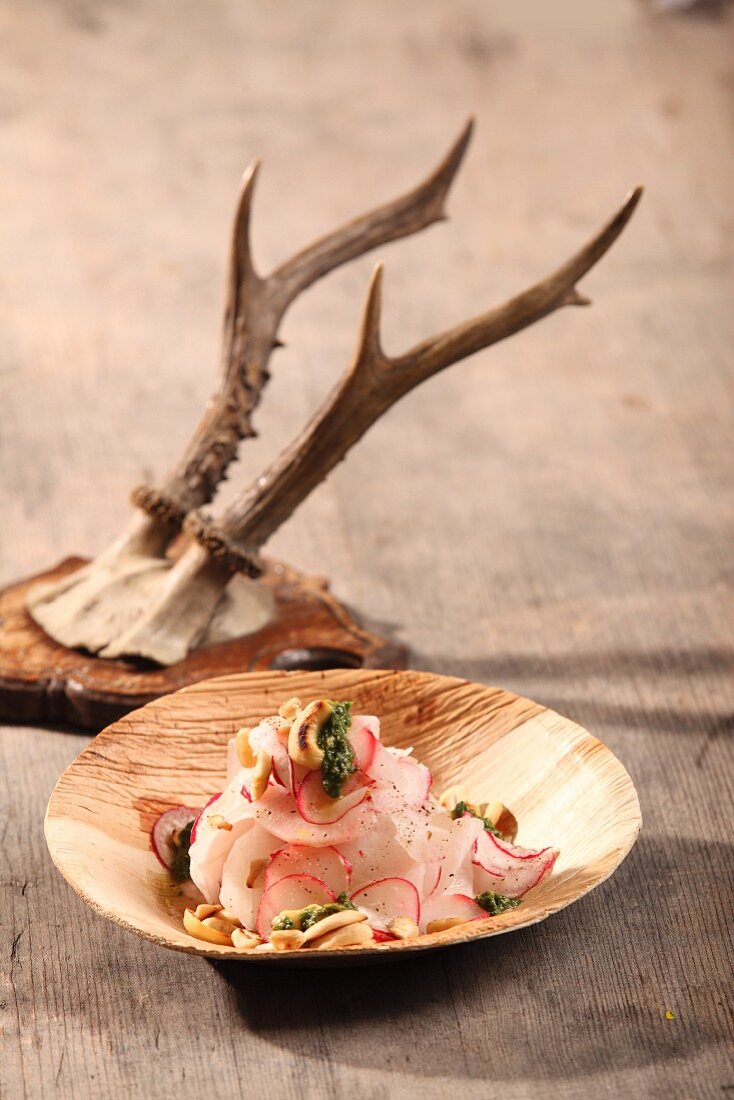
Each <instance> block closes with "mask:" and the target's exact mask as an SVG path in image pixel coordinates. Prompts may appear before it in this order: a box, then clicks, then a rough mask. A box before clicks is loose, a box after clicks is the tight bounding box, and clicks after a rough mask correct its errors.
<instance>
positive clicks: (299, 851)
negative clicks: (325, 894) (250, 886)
mask: <svg viewBox="0 0 734 1100" xmlns="http://www.w3.org/2000/svg"><path fill="white" fill-rule="evenodd" d="M351 873H352V868H351V866H350V865H349V863H348V861H347V860H346V859H345V858H344V856H343V855H342V854H341V853H340V852H338V851H337V850H336V848H331V847H330V848H309V847H307V846H306V845H305V844H289V845H288V847H287V848H281V849H280V850H279V851H275V852H273V855H272V858H271V860H270V862H269V863H268V866H267V868H266V870H265V889H266V890H269V889H270V887H271V886H273V885H274V884H275V883H276V882H278V881H279V880H280V879H282V878H287V877H288V876H290V875H310V876H312V877H313V878H318V879H321V881H322V882H325V883H326V885H327V886H328V887H329V889H330V890H331V892H332V893H333V894H335V895H337V896H338V895H339V894H341V893H343V892H344V891H345V890H346V889H347V887H348V886H349V881H350V878H351Z"/></svg>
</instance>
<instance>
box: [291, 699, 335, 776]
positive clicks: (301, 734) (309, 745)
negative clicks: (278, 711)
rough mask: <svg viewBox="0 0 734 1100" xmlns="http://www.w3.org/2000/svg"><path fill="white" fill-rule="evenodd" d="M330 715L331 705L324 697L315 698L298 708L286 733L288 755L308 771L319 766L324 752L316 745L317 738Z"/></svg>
mask: <svg viewBox="0 0 734 1100" xmlns="http://www.w3.org/2000/svg"><path fill="white" fill-rule="evenodd" d="M330 717H331V707H330V706H329V704H328V702H327V701H326V699H315V700H314V701H313V703H309V704H308V706H307V707H304V708H303V710H299V712H298V714H297V715H296V717H295V718H294V719H293V723H292V725H291V729H290V733H289V734H288V755H289V756H290V758H291V760H292V761H293V762H294V763H295V764H301V765H302V766H303V767H304V768H308V769H309V770H310V771H315V770H316V768H320V767H321V765H322V763H323V760H324V753H323V749H320V748H319V746H318V743H317V738H318V734H319V730H320V729H321V727H322V726H323V725H324V723H325V722H326V721H327V720H328V719H329V718H330Z"/></svg>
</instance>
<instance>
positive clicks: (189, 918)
mask: <svg viewBox="0 0 734 1100" xmlns="http://www.w3.org/2000/svg"><path fill="white" fill-rule="evenodd" d="M206 919H207V921H210V920H216V917H207V918H206ZM183 925H184V928H185V929H186V931H187V932H188V934H189V935H190V936H194V937H195V938H196V939H197V940H206V942H207V943H216V944H219V946H220V947H231V946H232V940H231V939H230V937H229V935H226V934H225V933H224V932H220V931H219V930H218V929H217V928H213V927H212V926H211V925H210V924H205V923H204V921H200V920H199V918H198V917H197V916H196V914H195V913H194V911H193V910H192V909H185V910H184V915H183Z"/></svg>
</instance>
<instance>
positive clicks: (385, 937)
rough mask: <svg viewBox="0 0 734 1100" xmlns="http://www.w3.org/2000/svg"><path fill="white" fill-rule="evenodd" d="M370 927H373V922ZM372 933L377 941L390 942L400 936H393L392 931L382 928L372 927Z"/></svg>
mask: <svg viewBox="0 0 734 1100" xmlns="http://www.w3.org/2000/svg"><path fill="white" fill-rule="evenodd" d="M368 923H369V922H368ZM370 928H372V925H371V924H370ZM372 935H373V936H374V937H375V942H376V943H389V942H390V941H391V940H396V939H397V938H398V937H397V936H393V934H392V932H383V930H382V929H381V928H372Z"/></svg>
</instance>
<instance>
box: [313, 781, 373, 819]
mask: <svg viewBox="0 0 734 1100" xmlns="http://www.w3.org/2000/svg"><path fill="white" fill-rule="evenodd" d="M372 786H374V784H373V783H372V782H371V781H370V780H366V779H365V776H363V775H361V773H360V772H357V774H356V775H353V776H350V778H349V779H348V780H347V782H346V783H345V784H344V787H343V794H342V796H341V798H329V796H328V794H327V793H326V791H325V790H324V787H323V784H322V782H321V772H320V771H314V772H308V773H307V774H306V777H305V779H304V780H303V782H302V783H301V786H300V787H299V788H298V795H297V797H296V806H297V808H298V812H299V814H300V815H301V817H302V818H303V820H304V821H308V822H309V823H310V824H312V825H333V824H335V823H336V822H337V821H341V819H342V818H343V817H345V815H346V814H348V813H349V811H350V810H353V809H354V808H355V806H359V805H360V803H362V802H364V800H365V799H366V798H367V797H368V796H369V794H370V788H371V787H372Z"/></svg>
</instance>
